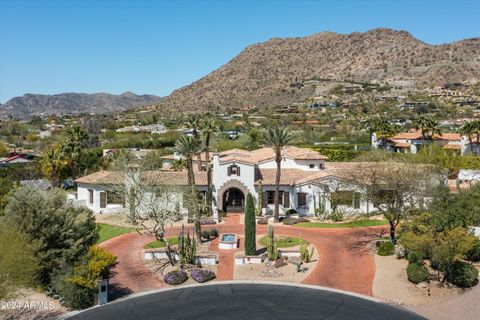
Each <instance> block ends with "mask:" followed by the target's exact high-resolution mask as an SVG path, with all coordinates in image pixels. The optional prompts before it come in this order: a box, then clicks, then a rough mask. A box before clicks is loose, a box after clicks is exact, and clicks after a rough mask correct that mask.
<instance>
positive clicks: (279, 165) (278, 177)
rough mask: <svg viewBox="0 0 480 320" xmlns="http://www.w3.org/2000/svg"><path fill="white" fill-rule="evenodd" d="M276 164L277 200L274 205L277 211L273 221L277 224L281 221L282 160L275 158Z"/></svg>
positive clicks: (278, 157)
mask: <svg viewBox="0 0 480 320" xmlns="http://www.w3.org/2000/svg"><path fill="white" fill-rule="evenodd" d="M275 162H276V163H277V172H276V174H275V199H274V204H275V211H274V214H273V219H274V221H275V222H278V221H279V220H280V213H279V210H280V201H279V200H280V199H279V196H280V175H281V173H282V171H281V170H282V168H281V166H282V158H281V157H280V156H278V154H277V156H276V157H275Z"/></svg>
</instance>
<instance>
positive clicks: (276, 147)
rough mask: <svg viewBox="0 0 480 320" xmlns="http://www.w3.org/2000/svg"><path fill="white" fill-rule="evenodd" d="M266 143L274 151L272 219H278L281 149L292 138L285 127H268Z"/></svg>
mask: <svg viewBox="0 0 480 320" xmlns="http://www.w3.org/2000/svg"><path fill="white" fill-rule="evenodd" d="M266 140H267V144H268V145H270V147H272V148H273V151H274V152H275V162H276V163H277V172H276V175H275V200H274V204H275V211H274V216H273V217H274V220H275V221H276V222H278V221H279V195H280V176H281V174H282V168H281V166H282V150H283V148H284V147H285V146H286V145H288V143H289V142H290V141H291V140H292V135H291V134H290V132H289V131H288V130H287V129H286V128H285V127H279V126H278V127H275V128H274V129H273V130H272V129H269V130H268V134H267V137H266Z"/></svg>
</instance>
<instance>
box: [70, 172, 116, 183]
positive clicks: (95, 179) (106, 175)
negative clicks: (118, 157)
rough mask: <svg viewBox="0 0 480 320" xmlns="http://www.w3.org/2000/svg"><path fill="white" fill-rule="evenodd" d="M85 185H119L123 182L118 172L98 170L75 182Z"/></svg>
mask: <svg viewBox="0 0 480 320" xmlns="http://www.w3.org/2000/svg"><path fill="white" fill-rule="evenodd" d="M75 182H76V183H85V184H119V183H124V182H125V177H124V175H123V174H122V173H121V172H119V171H107V170H100V171H97V172H94V173H92V174H89V175H86V176H83V177H81V178H78V179H76V180H75Z"/></svg>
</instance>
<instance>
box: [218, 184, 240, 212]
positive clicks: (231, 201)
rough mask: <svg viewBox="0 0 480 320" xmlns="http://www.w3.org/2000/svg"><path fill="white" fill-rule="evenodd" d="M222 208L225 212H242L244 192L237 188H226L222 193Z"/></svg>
mask: <svg viewBox="0 0 480 320" xmlns="http://www.w3.org/2000/svg"><path fill="white" fill-rule="evenodd" d="M222 204H223V208H222V210H223V211H225V212H227V213H228V212H243V206H244V205H245V194H244V193H243V191H242V190H240V189H238V188H235V187H233V188H228V189H227V190H225V191H224V192H223V195H222Z"/></svg>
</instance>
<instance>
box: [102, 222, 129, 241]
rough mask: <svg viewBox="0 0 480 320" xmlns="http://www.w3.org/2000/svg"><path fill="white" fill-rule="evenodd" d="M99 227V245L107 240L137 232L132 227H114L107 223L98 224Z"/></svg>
mask: <svg viewBox="0 0 480 320" xmlns="http://www.w3.org/2000/svg"><path fill="white" fill-rule="evenodd" d="M97 225H98V235H99V238H98V241H97V243H100V242H103V241H105V240H108V239H111V238H115V237H118V236H120V235H122V234H125V233H129V232H132V231H134V230H135V228H132V227H119V226H112V225H111V224H106V223H97Z"/></svg>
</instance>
